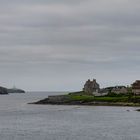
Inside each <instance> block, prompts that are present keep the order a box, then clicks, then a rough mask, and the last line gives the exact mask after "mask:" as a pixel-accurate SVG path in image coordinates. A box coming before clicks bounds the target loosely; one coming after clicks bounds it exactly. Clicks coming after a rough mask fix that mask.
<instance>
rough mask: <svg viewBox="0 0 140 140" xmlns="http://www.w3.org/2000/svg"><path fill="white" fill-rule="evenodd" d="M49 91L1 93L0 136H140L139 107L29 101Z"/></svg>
mask: <svg viewBox="0 0 140 140" xmlns="http://www.w3.org/2000/svg"><path fill="white" fill-rule="evenodd" d="M48 94H51V93H47V92H46V93H26V94H11V95H4V96H0V140H140V112H136V111H135V109H136V108H133V107H101V106H56V105H55V106H52V105H29V104H27V103H28V102H33V101H37V100H39V99H43V98H45V97H47V95H48ZM55 94H58V93H55ZM128 110H129V111H128Z"/></svg>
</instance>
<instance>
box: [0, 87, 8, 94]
mask: <svg viewBox="0 0 140 140" xmlns="http://www.w3.org/2000/svg"><path fill="white" fill-rule="evenodd" d="M0 94H8V92H7V89H6V88H4V87H0Z"/></svg>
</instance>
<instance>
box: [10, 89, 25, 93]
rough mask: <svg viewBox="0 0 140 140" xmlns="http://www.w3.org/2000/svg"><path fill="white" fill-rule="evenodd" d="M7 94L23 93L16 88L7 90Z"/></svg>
mask: <svg viewBox="0 0 140 140" xmlns="http://www.w3.org/2000/svg"><path fill="white" fill-rule="evenodd" d="M7 92H8V93H25V91H24V90H22V89H18V88H11V89H7Z"/></svg>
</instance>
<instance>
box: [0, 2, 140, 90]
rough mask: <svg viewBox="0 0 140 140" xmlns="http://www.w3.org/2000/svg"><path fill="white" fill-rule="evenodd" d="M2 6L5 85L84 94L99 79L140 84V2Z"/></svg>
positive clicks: (0, 53)
mask: <svg viewBox="0 0 140 140" xmlns="http://www.w3.org/2000/svg"><path fill="white" fill-rule="evenodd" d="M0 3H1V5H0V67H1V69H0V76H1V83H4V84H5V85H7V86H10V85H11V83H16V84H17V85H18V86H20V87H22V86H23V88H25V89H29V90H33V89H34V90H53V89H54V90H70V89H73V90H78V88H81V85H82V84H83V83H82V82H81V81H85V80H86V79H87V78H90V77H94V76H95V78H97V79H99V81H100V82H101V84H102V86H105V85H108V84H110V83H113V82H112V81H117V82H116V83H115V82H114V84H121V83H126V84H128V83H129V81H130V82H131V81H132V80H135V79H138V77H137V76H138V75H139V69H140V67H139V65H138V64H139V61H140V57H139V56H140V55H139V52H140V48H139V45H140V19H139V12H140V2H139V0H135V1H129V0H123V1H122V0H114V1H112V0H106V1H103V0H86V1H85V0H71V1H70V0H59V1H58V0H39V1H38V0H22V1H20V0H12V1H9V0H5V1H1V0H0ZM134 68H135V69H134ZM9 77H10V79H13V80H9ZM118 78H119V79H120V81H119V79H118ZM105 79H107V80H108V83H105V81H106V80H105ZM16 81H20V82H16ZM33 81H34V82H33ZM59 81H60V82H59ZM64 83H66V86H64V85H63V84H64ZM47 87H49V88H47Z"/></svg>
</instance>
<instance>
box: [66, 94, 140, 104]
mask: <svg viewBox="0 0 140 140" xmlns="http://www.w3.org/2000/svg"><path fill="white" fill-rule="evenodd" d="M68 96H69V99H70V100H71V101H82V102H93V101H99V102H112V103H113V102H114V103H115V102H133V100H134V98H135V99H140V96H136V97H132V101H130V99H129V96H122V97H109V96H100V97H97V96H96V97H95V96H89V95H68Z"/></svg>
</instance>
